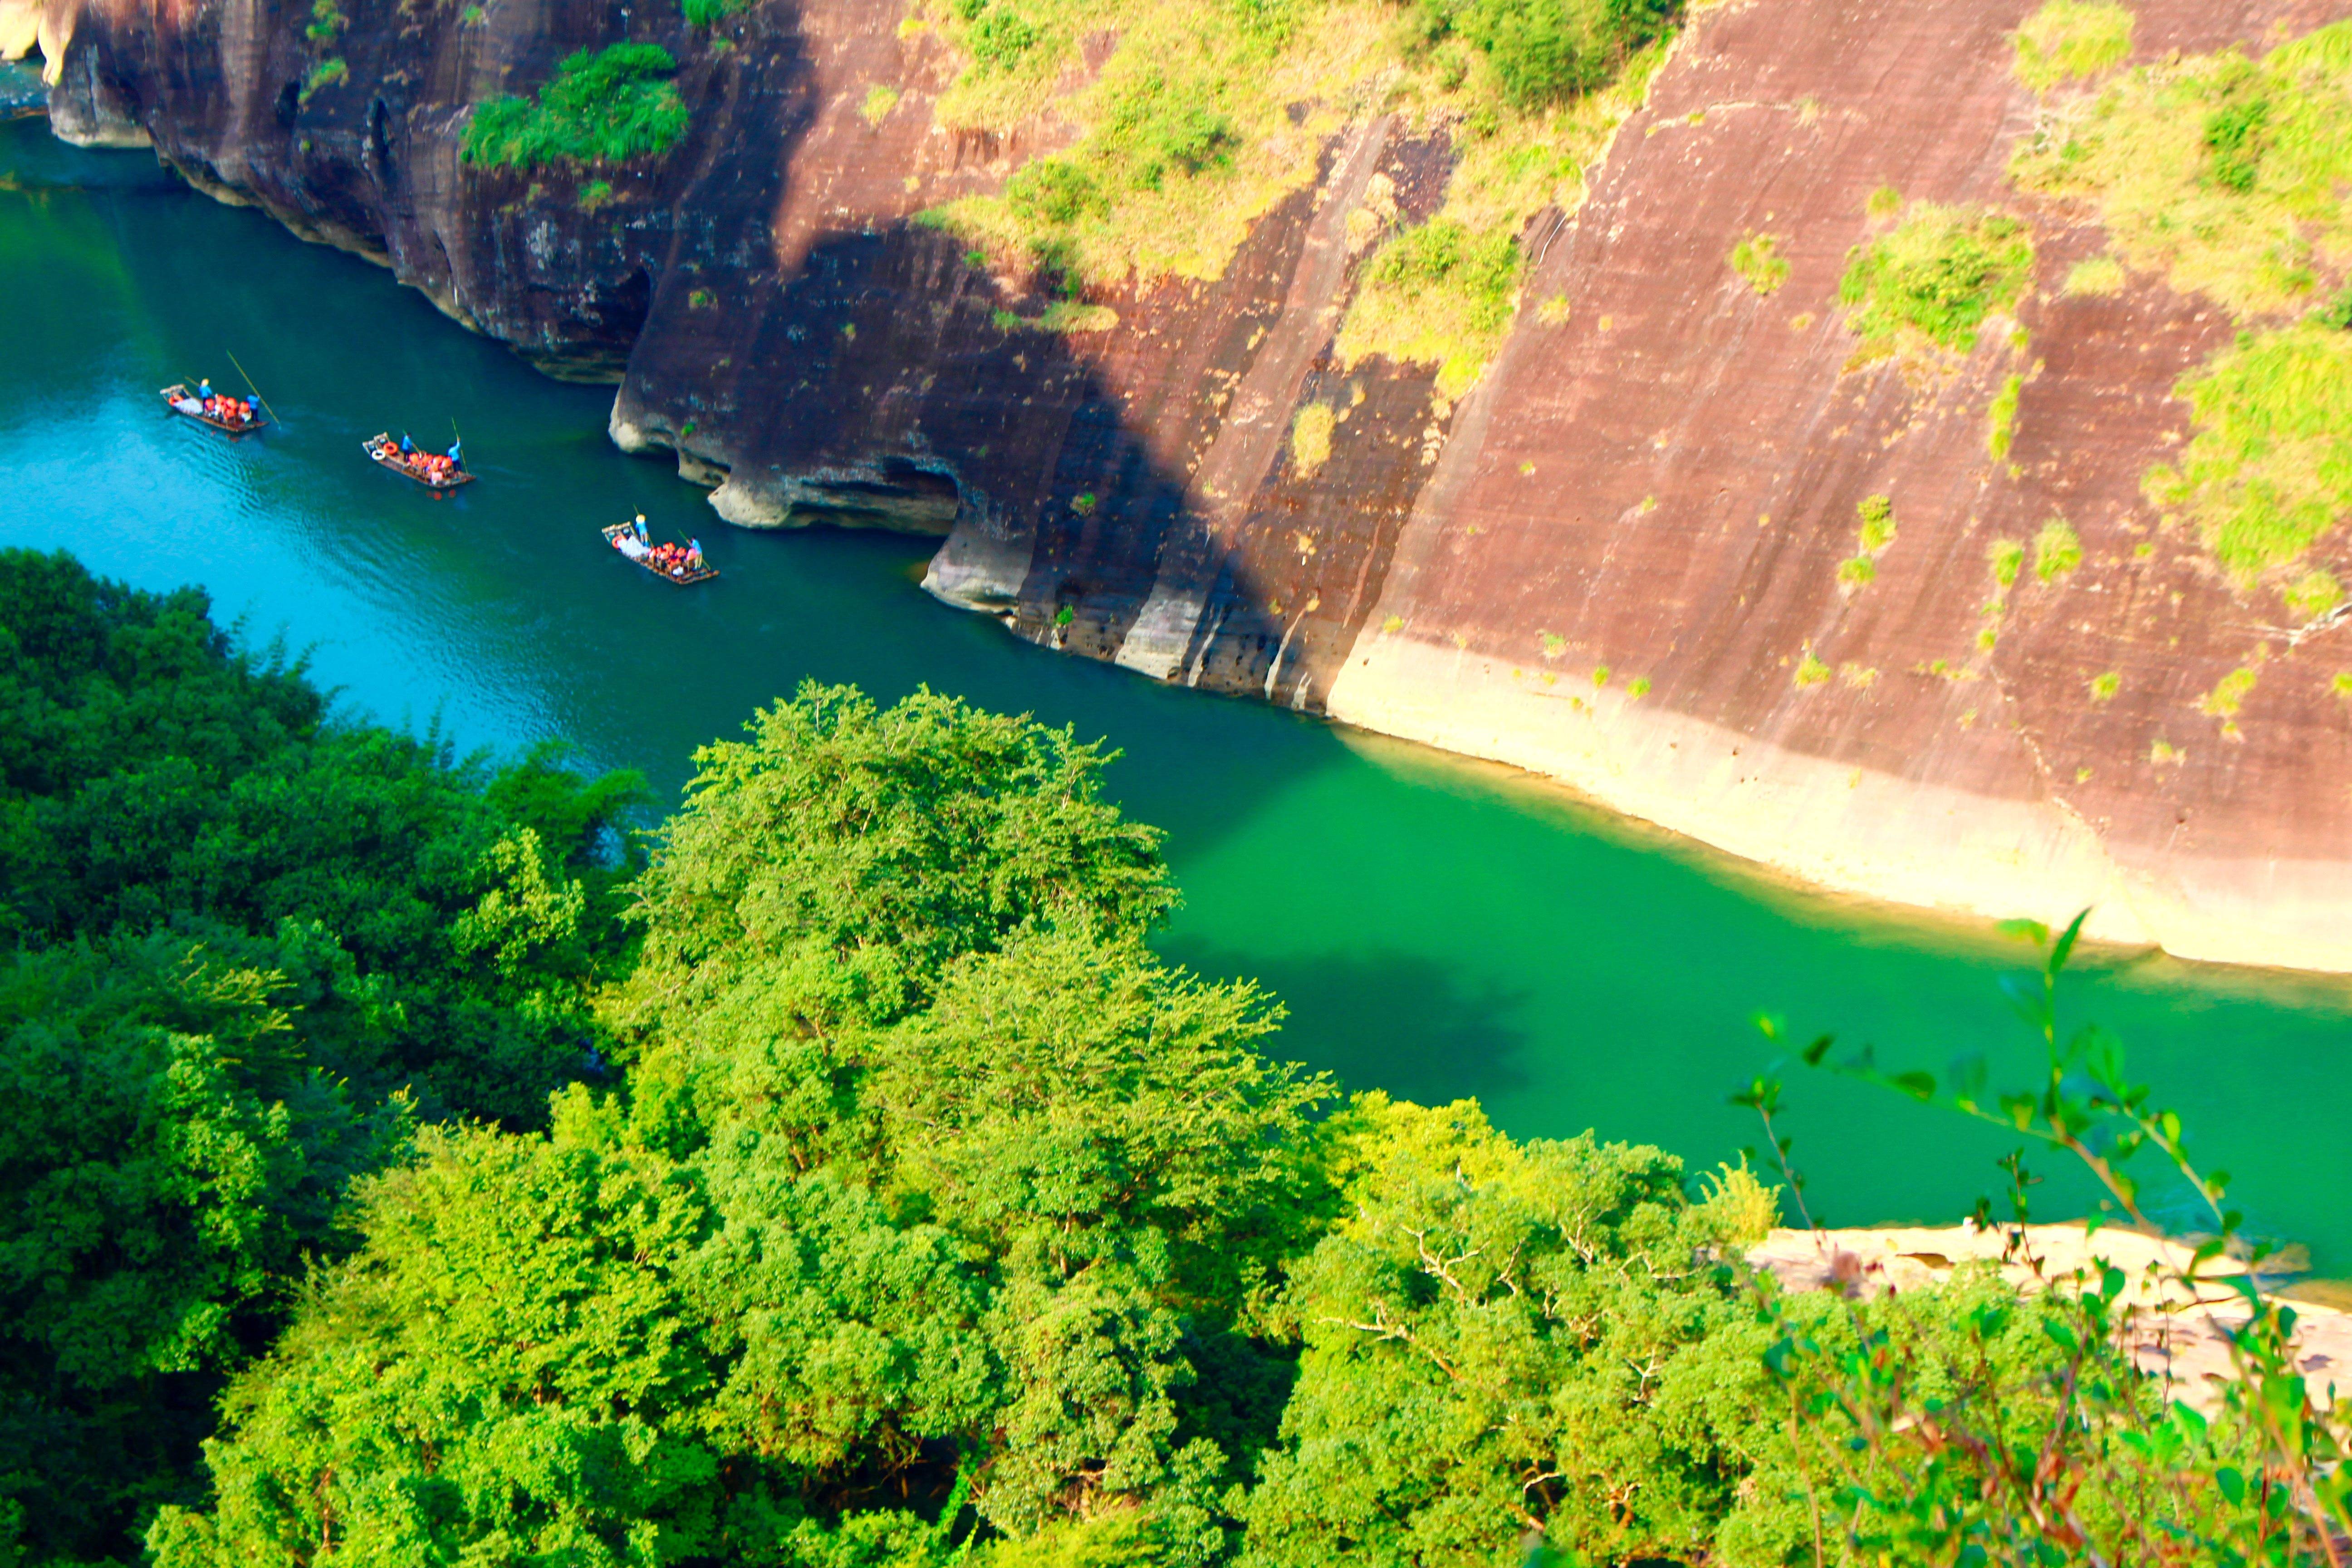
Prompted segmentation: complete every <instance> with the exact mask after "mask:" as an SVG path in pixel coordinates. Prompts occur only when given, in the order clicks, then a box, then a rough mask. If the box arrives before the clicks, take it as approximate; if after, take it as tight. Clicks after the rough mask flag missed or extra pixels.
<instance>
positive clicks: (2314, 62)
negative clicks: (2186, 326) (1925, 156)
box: [2012, 22, 2352, 316]
mask: <svg viewBox="0 0 2352 1568" xmlns="http://www.w3.org/2000/svg"><path fill="white" fill-rule="evenodd" d="M2012 172H2013V173H2014V174H2015V176H2016V178H2017V181H2018V183H2019V184H2021V185H2023V186H2025V187H2026V188H2027V189H2029V190H2033V191H2037V192H2042V193H2046V194H2048V195H2055V196H2062V197H2066V198H2070V199H2073V200H2077V201H2082V202H2085V203H2087V204H2089V205H2090V206H2091V207H2092V209H2093V210H2094V211H2095V213H2096V215H2097V216H2098V218H2099V221H2100V222H2101V223H2102V224H2104V225H2105V226H2106V229H2107V232H2108V233H2109V234H2110V235H2112V236H2113V237H2114V243H2115V247H2116V252H2117V254H2118V255H2119V256H2120V257H2121V258H2122V259H2123V260H2124V261H2125V262H2126V263H2128V264H2129V265H2130V266H2131V267H2132V268H2134V269H2135V270H2147V271H2154V272H2158V273H2160V274H2161V275H2162V276H2163V277H2164V278H2165V279H2166V280H2167V281H2168V282H2169V283H2171V285H2172V286H2173V287H2174V288H2176V289H2179V290H2180V291H2181V292H2183V293H2202V294H2204V295H2206V296H2208V297H2209V298H2210V299H2212V300H2216V301H2218V302H2219V303H2221V305H2223V306H2224V307H2226V308H2228V309H2229V310H2231V311H2232V312H2235V313H2237V314H2239V315H2241V316H2251V315H2257V314H2263V313H2267V312H2273V311H2277V310H2285V309H2291V308H2294V307H2295V306H2297V305H2300V304H2303V303H2305V301H2307V300H2310V299H2311V297H2312V294H2313V291H2314V290H2315V289H2316V288H2317V287H2318V285H2319V281H2320V277H2321V273H2320V271H2319V263H2320V262H2321V261H2322V259H2323V258H2329V257H2335V258H2341V257H2343V256H2344V255H2346V254H2347V249H2352V200H2347V191H2352V22H2338V23H2336V24H2334V25H2332V26H2326V27H2322V28H2319V29H2318V30H2317V31H2315V32H2313V33H2310V34H2307V35H2305V37H2301V38H2297V39H2294V41H2292V42H2289V43H2285V44H2282V45H2280V46H2279V47H2277V48H2275V49H2273V50H2272V51H2271V52H2270V53H2269V54H2267V55H2264V56H2263V57H2262V58H2259V59H2248V58H2246V57H2245V56H2244V55H2243V54H2242V53H2240V52H2238V51H2237V50H2235V49H2231V50H2229V51H2226V52H2224V53H2221V54H2218V55H2202V56H2192V57H2190V58H2186V59H2180V60H2175V61H2171V62H2168V63H2167V64H2164V65H2162V66H2146V67H2141V68H2137V69H2135V70H2132V71H2130V72H2127V73H2126V74H2125V75H2124V76H2123V77H2121V78H2119V79H2117V80H2116V81H2115V82H2114V83H2113V84H2112V85H2110V86H2108V87H2107V88H2106V89H2105V90H2103V91H2102V92H2100V93H2099V94H2098V96H2097V97H2096V98H2095V100H2092V101H2091V102H2090V103H2089V104H2088V105H2086V106H2085V107H2084V110H2082V111H2081V112H2079V113H2076V114H2072V115H2068V116H2065V117H2063V118H2060V119H2055V120H2052V121H2046V122H2044V123H2043V124H2042V125H2041V126H2040V127H2038V128H2037V130H2036V131H2035V132H2034V133H2033V134H2032V135H2031V136H2029V137H2028V138H2026V139H2025V140H2024V141H2023V142H2021V143H2020V146H2019V151H2018V153H2017V157H2016V160H2015V162H2014V163H2013V165H2012Z"/></svg>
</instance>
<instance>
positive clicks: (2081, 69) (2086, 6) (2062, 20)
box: [2017, 0, 2137, 92]
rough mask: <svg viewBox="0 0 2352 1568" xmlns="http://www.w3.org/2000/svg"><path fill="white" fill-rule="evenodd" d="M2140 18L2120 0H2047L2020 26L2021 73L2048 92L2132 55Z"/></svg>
mask: <svg viewBox="0 0 2352 1568" xmlns="http://www.w3.org/2000/svg"><path fill="white" fill-rule="evenodd" d="M2134 26H2137V18H2136V17H2134V16H2133V15H2132V13H2131V11H2130V9H2129V8H2128V7H2127V6H2124V5H2118V4H2116V0H2044V4H2043V5H2042V8H2041V9H2040V10H2038V11H2036V12H2034V13H2033V15H2032V16H2028V17H2027V18H2026V19H2025V23H2024V25H2023V26H2021V27H2019V28H2018V29H2017V79H2018V80H2020V81H2021V82H2023V83H2024V84H2025V85H2026V86H2027V87H2029V88H2032V89H2033V90H2034V91H2035V92H2047V91H2049V90H2050V89H2052V88H2053V87H2055V86H2057V85H2058V84H2059V83H2060V82H2062V81H2065V80H2068V79H2072V78H2075V77H2094V76H2096V75H2098V74H2099V73H2100V72H2101V71H2104V70H2110V69H2112V68H2115V67H2116V66H2119V65H2121V64H2123V63H2124V61H2125V60H2126V58H2130V55H2131V46H2132V29H2133V28H2134Z"/></svg>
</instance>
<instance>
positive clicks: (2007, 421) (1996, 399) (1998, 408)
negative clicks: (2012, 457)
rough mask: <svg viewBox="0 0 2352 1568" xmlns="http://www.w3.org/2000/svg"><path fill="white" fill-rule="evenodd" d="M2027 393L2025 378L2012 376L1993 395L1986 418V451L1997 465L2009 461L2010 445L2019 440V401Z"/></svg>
mask: <svg viewBox="0 0 2352 1568" xmlns="http://www.w3.org/2000/svg"><path fill="white" fill-rule="evenodd" d="M2024 391H2025V378H2024V377H2023V376H2021V375H2012V376H2011V377H2010V378H2009V379H2008V380H2007V381H2004V382H2002V383H2001V384H2000V391H1999V392H1998V393H1995V394H1994V395H1993V400H1992V406H1991V407H1990V409H1989V410H1987V411H1986V416H1985V425H1986V429H1985V450H1987V451H1989V452H1990V453H1991V454H1992V460H1993V461H1994V462H1996V463H2005V462H2007V461H2009V447H2010V443H2011V442H2012V441H2014V440H2015V439H2016V438H2017V400H2018V398H2019V396H2020V395H2022V394H2023V393H2024Z"/></svg>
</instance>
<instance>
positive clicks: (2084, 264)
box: [2062, 256, 2126, 295]
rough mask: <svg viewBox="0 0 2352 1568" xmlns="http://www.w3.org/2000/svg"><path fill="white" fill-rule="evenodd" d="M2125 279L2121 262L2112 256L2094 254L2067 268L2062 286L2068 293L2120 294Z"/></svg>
mask: <svg viewBox="0 0 2352 1568" xmlns="http://www.w3.org/2000/svg"><path fill="white" fill-rule="evenodd" d="M2125 281H2126V279H2125V277H2124V264H2123V263H2122V262H2120V261H2117V260H2116V258H2114V257H2112V256H2094V257H2092V258H2089V259H2087V260H2084V261H2077V262H2076V263H2074V266H2072V267H2070V268H2067V269H2066V281H2065V283H2064V284H2063V286H2062V287H2063V290H2064V291H2065V292H2066V293H2068V294H2076V295H2081V294H2120V293H2122V292H2123V290H2124V283H2125Z"/></svg>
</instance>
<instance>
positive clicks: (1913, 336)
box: [1838, 202, 2033, 357]
mask: <svg viewBox="0 0 2352 1568" xmlns="http://www.w3.org/2000/svg"><path fill="white" fill-rule="evenodd" d="M2032 274H2033V242H2032V238H2031V237H2029V236H2028V235H2027V234H2026V232H2025V226H2024V225H2023V224H2021V223H2020V222H2019V221H2018V220H2017V219H2015V218H2013V217H2010V216H2006V215H2004V214H2000V213H1994V212H1983V211H1974V210H1970V209H1968V208H1963V207H1948V206H1937V205H1934V204H1932V203H1927V202H1915V203H1913V204H1912V205H1911V207H1910V210H1909V211H1908V212H1907V213H1906V214H1905V216H1904V218H1903V221H1902V222H1901V223H1900V224H1898V225H1897V226H1895V228H1894V229H1892V230H1891V231H1889V232H1888V233H1886V234H1885V235H1882V236H1880V237H1878V238H1876V239H1874V240H1872V241H1870V242H1869V243H1868V244H1866V245H1860V246H1856V247H1854V249H1853V254H1852V256H1851V258H1849V259H1848V261H1847V264H1846V270H1845V276H1844V278H1843V279H1841V280H1840V282H1839V284H1838V298H1839V299H1840V300H1842V301H1843V303H1845V304H1846V305H1848V306H1850V307H1852V308H1853V314H1852V316H1851V318H1850V323H1851V325H1852V326H1853V330H1854V332H1855V333H1856V334H1857V335H1858V336H1859V337H1860V338H1861V339H1862V341H1863V351H1862V352H1863V357H1870V356H1874V355H1876V354H1883V353H1895V351H1896V350H1898V349H1899V348H1901V347H1903V346H1904V345H1905V343H1906V342H1912V341H1924V342H1927V343H1931V344H1933V345H1935V346H1936V347H1938V348H1941V349H1945V350H1948V351H1949V352H1951V353H1968V352H1969V349H1970V348H1971V347H1973V346H1974V345H1975V342H1976V336H1977V329H1978V328H1979V326H1981V325H1983V324H1984V320H1985V318H1986V317H1987V316H1989V315H1990V314H1992V313H1993V312H1994V311H1996V310H2009V309H2010V308H2011V306H2013V305H2015V304H2016V303H2017V300H2018V299H2019V297H2020V296H2021V295H2022V294H2023V293H2024V291H2025V289H2026V285H2027V284H2028V283H2029V282H2031V281H2032Z"/></svg>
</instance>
